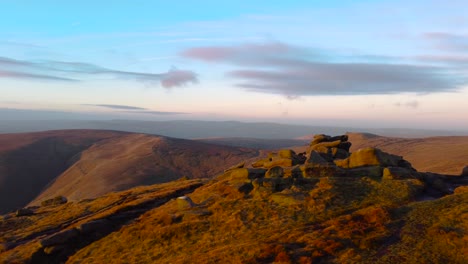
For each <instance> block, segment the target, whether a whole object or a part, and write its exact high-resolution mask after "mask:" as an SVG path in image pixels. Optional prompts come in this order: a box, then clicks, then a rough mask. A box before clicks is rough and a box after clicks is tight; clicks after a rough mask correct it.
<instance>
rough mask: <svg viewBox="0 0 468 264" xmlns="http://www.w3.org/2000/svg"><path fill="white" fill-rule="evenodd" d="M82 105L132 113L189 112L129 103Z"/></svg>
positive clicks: (167, 113) (176, 113)
mask: <svg viewBox="0 0 468 264" xmlns="http://www.w3.org/2000/svg"><path fill="white" fill-rule="evenodd" d="M81 105H83V106H97V107H104V108H108V109H113V110H122V111H119V112H125V113H132V114H149V115H182V114H189V113H184V112H166V111H154V110H151V109H148V108H143V107H138V106H131V105H116V104H81Z"/></svg>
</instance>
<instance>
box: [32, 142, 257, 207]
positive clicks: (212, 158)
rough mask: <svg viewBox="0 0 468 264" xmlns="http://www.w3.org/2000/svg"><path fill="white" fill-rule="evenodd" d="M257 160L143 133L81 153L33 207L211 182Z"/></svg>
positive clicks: (248, 152) (243, 152)
mask: <svg viewBox="0 0 468 264" xmlns="http://www.w3.org/2000/svg"><path fill="white" fill-rule="evenodd" d="M256 156H258V151H256V150H253V149H243V148H235V147H227V146H218V145H212V144H206V143H202V142H196V141H190V140H183V139H174V138H166V137H159V136H152V135H144V134H129V135H125V136H122V137H118V138H110V139H108V140H103V141H101V142H99V143H97V144H94V145H93V146H91V147H90V148H88V149H86V150H85V151H83V152H82V153H81V155H80V157H79V158H77V160H76V161H75V163H74V164H73V165H72V166H71V167H70V168H68V169H67V170H66V171H65V172H64V173H62V174H61V175H60V176H59V177H58V178H57V179H55V180H54V181H53V183H52V184H50V186H49V187H48V188H47V189H46V190H44V192H42V193H41V194H40V195H39V196H38V197H37V198H36V199H35V200H34V202H33V203H32V204H37V203H39V202H40V201H42V200H44V199H47V198H51V197H54V196H57V195H64V196H66V197H67V198H68V199H70V200H74V201H76V200H81V199H86V198H94V197H98V196H100V195H103V194H105V193H107V192H111V191H121V190H126V189H128V188H132V187H135V186H139V185H149V184H155V183H163V182H169V181H173V180H176V179H179V178H181V177H187V178H207V177H213V176H215V175H216V174H218V173H220V172H222V171H223V170H224V169H225V168H226V167H229V166H232V165H235V164H237V163H239V162H241V161H243V160H247V159H250V158H253V157H256Z"/></svg>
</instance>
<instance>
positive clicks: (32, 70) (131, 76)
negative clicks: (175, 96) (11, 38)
mask: <svg viewBox="0 0 468 264" xmlns="http://www.w3.org/2000/svg"><path fill="white" fill-rule="evenodd" d="M12 69H13V70H12ZM95 76H108V77H110V78H115V79H126V80H134V81H140V82H145V83H149V84H155V85H160V86H162V87H164V88H174V87H180V86H184V85H187V84H190V83H197V82H198V78H197V75H196V73H195V72H193V71H189V70H179V69H177V68H172V69H170V70H169V71H167V72H163V73H145V72H131V71H120V70H113V69H108V68H104V67H100V66H97V65H94V64H89V63H81V62H63V61H22V60H14V59H10V58H5V57H0V78H14V79H42V80H46V81H83V80H86V79H88V78H93V77H95Z"/></svg>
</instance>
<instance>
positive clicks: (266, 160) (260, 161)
mask: <svg viewBox="0 0 468 264" xmlns="http://www.w3.org/2000/svg"><path fill="white" fill-rule="evenodd" d="M270 161H271V159H270V158H266V159H261V160H257V161H255V162H254V163H252V167H254V168H260V167H263V165H264V164H265V163H267V162H270Z"/></svg>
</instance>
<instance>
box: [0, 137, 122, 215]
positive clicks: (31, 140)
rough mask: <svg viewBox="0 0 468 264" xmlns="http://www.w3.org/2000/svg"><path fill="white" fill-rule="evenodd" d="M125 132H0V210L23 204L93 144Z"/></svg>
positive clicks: (3, 210) (11, 208) (4, 210)
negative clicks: (73, 158)
mask: <svg viewBox="0 0 468 264" xmlns="http://www.w3.org/2000/svg"><path fill="white" fill-rule="evenodd" d="M124 134H126V133H123V132H113V131H94V130H70V131H48V132H39V133H27V134H2V135H0V213H1V212H6V211H9V210H13V209H15V208H18V207H22V206H24V205H26V204H27V203H28V202H29V201H31V200H32V199H33V198H34V197H36V196H37V195H38V194H39V193H40V192H41V190H42V189H43V188H44V187H45V186H46V185H47V184H49V182H50V181H51V180H53V179H54V178H55V177H57V176H58V175H60V174H61V173H62V172H63V171H65V170H66V169H67V168H68V167H69V166H70V165H71V164H72V163H73V160H72V157H74V156H76V155H78V154H79V153H80V152H81V151H83V150H85V149H86V148H88V147H89V146H91V145H92V144H93V143H95V142H98V141H100V140H103V139H106V138H111V137H119V136H121V135H124Z"/></svg>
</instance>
